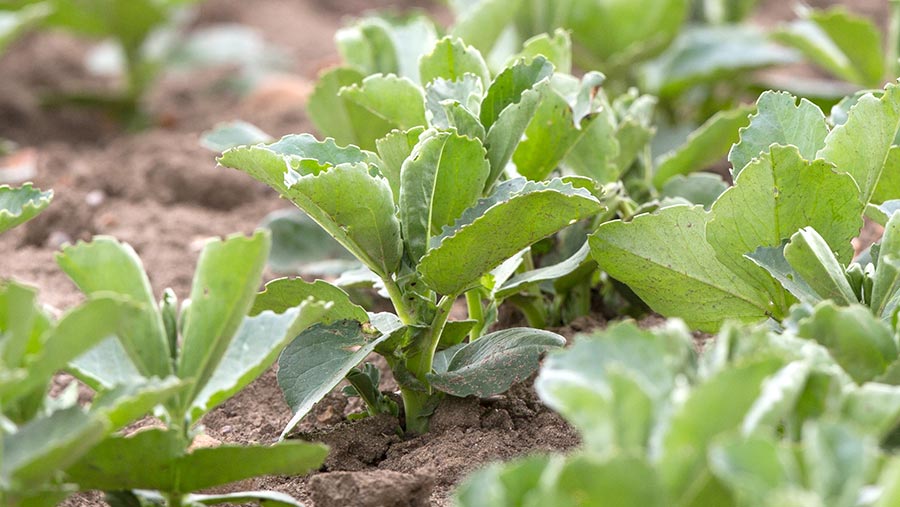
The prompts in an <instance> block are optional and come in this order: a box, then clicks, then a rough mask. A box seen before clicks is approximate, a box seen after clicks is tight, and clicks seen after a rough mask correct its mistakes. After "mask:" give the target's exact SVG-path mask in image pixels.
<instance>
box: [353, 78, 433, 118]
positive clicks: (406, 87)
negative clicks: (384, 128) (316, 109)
mask: <svg viewBox="0 0 900 507" xmlns="http://www.w3.org/2000/svg"><path fill="white" fill-rule="evenodd" d="M339 96H340V97H342V98H346V99H348V100H351V101H353V102H354V103H356V104H357V105H359V106H361V107H363V108H365V109H367V110H368V111H370V112H371V113H372V114H374V115H375V116H377V117H379V118H381V119H383V120H384V121H386V122H387V123H388V124H389V125H391V127H393V128H399V129H401V130H405V129H410V128H413V127H418V126H420V125H425V96H424V95H423V94H422V89H421V88H419V87H418V86H416V84H415V83H413V82H412V81H411V80H409V79H407V78H402V77H397V76H394V75H384V74H374V75H371V76H368V77H366V78H365V79H363V80H362V82H361V83H359V84H352V85H350V86H348V87H345V88H342V89H341V91H340V93H339Z"/></svg>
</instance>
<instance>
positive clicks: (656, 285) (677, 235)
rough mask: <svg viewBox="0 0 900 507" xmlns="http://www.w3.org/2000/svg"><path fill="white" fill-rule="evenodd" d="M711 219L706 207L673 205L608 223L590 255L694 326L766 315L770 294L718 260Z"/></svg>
mask: <svg viewBox="0 0 900 507" xmlns="http://www.w3.org/2000/svg"><path fill="white" fill-rule="evenodd" d="M709 220H710V214H708V213H707V212H705V211H703V207H702V206H693V207H687V206H673V207H669V208H665V209H662V210H660V211H658V212H656V213H654V214H652V215H640V216H637V217H635V218H634V220H632V221H631V222H628V223H626V222H620V221H613V222H607V223H605V224H603V225H601V226H600V227H599V228H598V229H597V232H595V233H594V234H593V235H592V236H591V237H590V239H589V241H590V245H591V254H592V255H593V257H594V259H595V260H596V261H597V263H598V264H600V268H601V269H603V270H604V271H606V272H607V273H609V275H610V276H612V277H613V278H615V279H617V280H619V281H621V282H623V283H625V284H627V285H628V286H629V287H630V288H631V289H632V290H633V291H634V292H635V293H636V294H637V295H638V296H639V297H640V298H641V299H643V300H644V302H646V303H647V304H648V305H649V306H650V308H652V309H653V310H655V311H657V312H659V313H660V314H662V315H664V316H666V317H680V318H682V319H684V320H685V321H686V322H687V323H688V325H690V326H691V327H695V328H699V329H703V330H707V331H715V330H717V329H718V328H719V326H720V325H721V324H722V322H723V321H724V320H725V319H735V320H740V321H745V322H753V321H757V320H762V319H764V318H765V317H766V316H767V311H768V306H769V298H768V296H766V295H764V294H763V293H762V292H760V291H759V290H757V289H756V288H754V287H753V286H752V285H749V284H747V283H746V282H744V281H743V280H742V279H741V278H739V277H738V276H736V275H735V274H734V273H732V272H731V270H730V269H728V267H727V266H725V265H724V264H722V263H721V262H720V261H719V260H718V258H717V256H716V252H715V250H713V248H712V246H710V245H709V243H708V242H707V235H706V228H707V223H708V222H709Z"/></svg>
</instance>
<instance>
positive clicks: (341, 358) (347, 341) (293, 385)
mask: <svg viewBox="0 0 900 507" xmlns="http://www.w3.org/2000/svg"><path fill="white" fill-rule="evenodd" d="M401 327H402V324H401V323H400V322H399V321H397V322H396V323H394V324H393V325H391V326H390V328H389V329H388V328H386V329H374V328H373V327H372V326H371V325H363V324H360V323H359V322H357V321H354V320H343V321H338V322H335V323H334V324H320V325H317V326H314V327H312V328H310V329H307V330H306V331H304V332H303V333H301V334H300V336H298V337H297V338H296V339H295V340H294V341H293V342H292V343H291V344H290V345H288V346H287V348H286V349H285V350H284V352H283V353H282V354H281V357H280V358H279V359H278V385H279V386H281V390H282V391H283V392H284V397H285V401H286V402H287V404H288V405H289V406H290V407H291V410H292V411H293V412H294V416H293V417H292V418H291V420H290V422H288V424H287V426H286V427H285V428H284V431H282V433H281V436H282V438H284V437H285V436H286V435H287V434H288V432H290V431H291V430H292V429H293V428H294V426H296V425H297V423H299V422H300V420H301V419H302V418H303V416H305V415H306V414H307V413H308V412H309V410H310V409H311V408H312V407H313V405H314V404H315V403H316V402H318V401H319V400H321V399H322V398H323V397H324V396H325V395H326V394H328V393H329V392H331V390H332V389H333V388H334V387H335V386H336V385H338V384H339V383H340V382H341V380H343V379H344V376H346V375H347V373H349V372H350V370H351V369H352V368H353V367H355V366H356V365H357V364H359V363H360V362H362V360H363V359H365V358H366V356H368V355H369V353H371V352H372V351H373V350H375V346H376V345H378V344H379V343H381V342H383V341H384V340H386V339H388V338H389V337H390V335H391V333H392V332H393V331H395V330H397V329H399V328H401Z"/></svg>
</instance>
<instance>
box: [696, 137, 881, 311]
mask: <svg viewBox="0 0 900 507" xmlns="http://www.w3.org/2000/svg"><path fill="white" fill-rule="evenodd" d="M862 212H863V204H862V203H861V202H860V201H859V199H858V198H857V187H856V185H855V184H854V182H853V180H852V178H849V177H848V176H847V175H846V174H842V173H838V172H836V171H834V168H833V167H832V166H831V165H830V164H828V163H827V162H824V161H821V160H819V161H815V162H807V161H806V160H804V159H803V158H802V156H801V154H800V153H799V152H798V150H797V148H795V147H793V146H790V147H781V146H773V147H772V148H771V151H770V152H769V153H765V154H763V155H761V156H760V157H759V158H756V159H754V160H753V161H751V162H750V163H749V164H748V165H747V166H746V167H745V168H744V170H743V171H741V173H740V174H739V175H738V177H737V180H736V181H735V185H734V186H733V187H732V188H730V189H728V190H726V191H725V193H723V194H722V195H721V196H720V197H719V199H718V200H717V201H716V203H715V204H713V206H712V211H711V214H712V217H713V218H712V220H711V221H710V222H709V225H708V226H707V228H706V237H707V239H708V240H709V244H710V245H711V246H712V247H713V249H714V250H715V251H716V257H717V258H718V259H719V261H720V262H722V264H724V265H726V266H728V268H729V269H731V270H732V271H733V272H734V273H736V274H737V275H738V276H740V277H741V278H742V279H743V280H744V281H746V282H747V283H749V284H752V285H753V286H754V287H757V289H758V290H760V291H767V292H768V293H769V294H770V295H771V297H772V301H773V302H774V304H775V305H776V307H777V308H778V309H779V312H780V313H784V312H787V310H788V307H789V306H790V304H791V301H786V300H785V299H784V294H783V291H782V290H781V287H779V286H778V284H777V283H775V281H774V280H772V277H771V275H769V273H768V272H766V271H764V270H762V269H760V268H759V267H758V266H757V265H755V264H754V263H753V262H751V261H750V260H748V259H746V258H744V256H745V255H746V254H749V253H752V252H754V251H756V249H757V248H759V247H774V246H778V245H781V244H782V242H783V241H784V240H786V239H788V238H790V237H791V236H792V235H793V234H794V233H795V232H797V231H798V230H799V229H802V228H804V227H813V228H815V229H816V230H817V231H818V232H820V234H821V235H822V237H823V239H824V240H825V241H826V242H827V244H828V246H829V247H830V249H831V250H833V251H835V252H837V256H838V259H839V260H840V261H841V262H842V263H844V264H847V263H849V262H850V259H851V258H852V257H853V247H852V245H851V244H850V240H851V239H853V238H855V237H856V235H857V234H858V233H859V230H860V228H861V227H862V221H861V220H860V217H861V216H862Z"/></svg>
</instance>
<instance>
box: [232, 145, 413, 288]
mask: <svg viewBox="0 0 900 507" xmlns="http://www.w3.org/2000/svg"><path fill="white" fill-rule="evenodd" d="M307 162H312V163H313V164H314V167H312V168H310V167H308V166H307V165H306V163H307ZM219 163H220V164H222V165H224V166H226V167H232V168H235V169H239V170H241V171H244V172H246V173H247V174H249V175H250V176H252V177H253V178H255V179H257V180H259V181H261V182H263V183H266V184H267V185H269V186H271V187H272V188H274V189H276V190H277V191H278V192H279V193H280V194H281V195H282V196H284V197H286V198H287V199H290V200H291V201H292V202H293V203H294V204H296V205H297V206H298V207H299V208H300V209H302V210H303V211H305V212H306V213H307V214H308V215H309V216H310V217H311V218H312V219H313V220H315V221H316V223H318V224H319V225H321V226H322V227H323V228H324V229H325V230H326V231H328V232H329V233H330V234H331V235H332V236H333V237H334V238H335V239H336V240H337V241H338V242H339V243H340V244H342V245H343V246H344V247H345V248H346V249H347V250H349V251H350V252H352V253H353V254H354V255H355V256H356V257H357V258H358V259H359V260H360V261H362V262H363V263H364V264H365V265H366V266H368V267H369V269H371V270H372V271H374V272H376V273H378V274H379V275H380V276H386V275H387V274H388V273H391V272H393V271H394V270H395V269H396V268H397V266H398V265H399V263H400V256H401V253H402V252H401V250H402V244H401V241H400V223H399V222H398V220H397V217H396V215H395V212H394V198H393V196H392V195H391V189H390V186H389V185H388V182H387V180H385V179H384V178H381V177H378V176H372V175H371V174H369V171H368V166H367V165H365V164H341V165H338V166H335V167H327V166H320V165H318V163H317V162H315V161H311V160H309V159H306V160H305V161H298V160H295V159H293V158H291V157H286V156H285V155H282V154H280V153H278V152H276V151H274V150H273V149H272V148H271V147H267V146H262V145H260V146H252V147H241V148H235V149H232V150H228V151H226V152H225V153H224V154H223V155H222V157H221V158H220V159H219ZM292 166H295V167H292ZM298 170H299V171H302V172H298Z"/></svg>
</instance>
